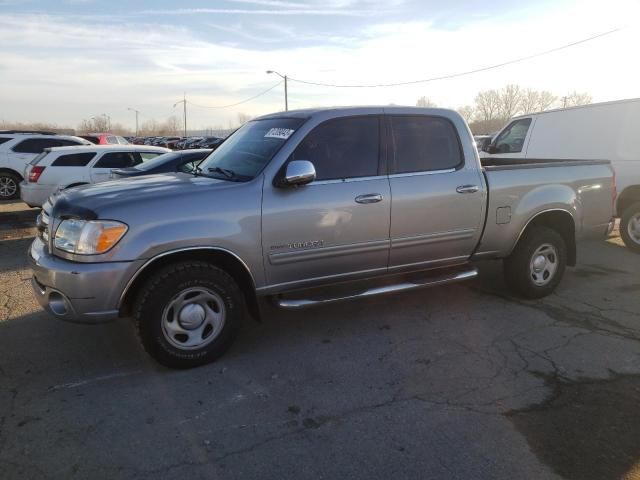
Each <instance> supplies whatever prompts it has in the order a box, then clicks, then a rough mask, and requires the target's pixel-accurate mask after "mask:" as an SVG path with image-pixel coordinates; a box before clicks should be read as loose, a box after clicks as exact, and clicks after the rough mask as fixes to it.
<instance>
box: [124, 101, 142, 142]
mask: <svg viewBox="0 0 640 480" xmlns="http://www.w3.org/2000/svg"><path fill="white" fill-rule="evenodd" d="M127 110H131V111H132V112H136V137H137V136H138V115H139V114H140V112H139V111H138V110H136V109H135V108H131V107H128V108H127Z"/></svg>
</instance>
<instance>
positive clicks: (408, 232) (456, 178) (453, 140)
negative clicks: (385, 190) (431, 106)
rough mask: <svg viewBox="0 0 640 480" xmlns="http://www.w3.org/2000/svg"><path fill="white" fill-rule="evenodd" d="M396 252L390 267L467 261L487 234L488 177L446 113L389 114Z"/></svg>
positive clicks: (399, 268) (407, 267)
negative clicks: (484, 231) (484, 232)
mask: <svg viewBox="0 0 640 480" xmlns="http://www.w3.org/2000/svg"><path fill="white" fill-rule="evenodd" d="M388 126H389V132H390V137H391V138H390V144H391V148H390V150H391V160H392V161H391V171H390V172H389V173H390V175H389V181H390V184H391V195H392V198H393V202H392V205H391V210H392V212H393V214H392V217H391V254H390V258H389V269H390V270H391V271H394V270H411V269H421V268H423V267H424V268H431V267H437V266H446V265H453V264H456V263H462V262H464V261H465V260H466V259H467V258H468V257H469V256H470V255H471V253H472V251H473V250H474V248H475V246H476V245H477V243H478V241H479V238H480V235H481V233H482V221H483V214H484V202H485V192H484V179H483V178H482V174H481V173H480V171H479V169H478V166H477V163H476V159H475V157H474V158H467V159H466V162H465V158H464V154H463V152H462V149H461V143H460V140H459V138H458V134H457V132H456V128H455V127H454V125H453V124H452V123H451V122H450V121H449V120H448V119H446V118H444V117H438V116H410V115H405V116H403V115H392V116H389V117H388Z"/></svg>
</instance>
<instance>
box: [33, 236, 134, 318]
mask: <svg viewBox="0 0 640 480" xmlns="http://www.w3.org/2000/svg"><path fill="white" fill-rule="evenodd" d="M28 256H29V262H30V264H31V268H32V270H33V276H32V278H31V284H32V286H33V290H34V292H35V295H36V298H37V299H38V303H40V305H41V306H42V308H44V309H45V310H46V311H47V312H49V313H50V314H52V315H53V316H55V317H56V318H59V319H61V320H67V321H71V322H77V323H102V322H105V321H109V320H113V319H115V318H117V317H118V311H119V301H120V295H121V293H122V291H123V289H124V286H125V285H126V282H127V280H128V279H129V276H130V274H131V273H130V272H131V271H132V270H133V269H135V267H136V264H137V262H105V263H77V262H70V261H68V260H64V259H61V258H58V257H56V256H53V255H51V254H49V253H48V252H47V250H46V246H45V244H44V243H43V241H42V240H41V239H40V238H36V239H35V240H34V241H33V243H32V244H31V247H30V249H29V254H28Z"/></svg>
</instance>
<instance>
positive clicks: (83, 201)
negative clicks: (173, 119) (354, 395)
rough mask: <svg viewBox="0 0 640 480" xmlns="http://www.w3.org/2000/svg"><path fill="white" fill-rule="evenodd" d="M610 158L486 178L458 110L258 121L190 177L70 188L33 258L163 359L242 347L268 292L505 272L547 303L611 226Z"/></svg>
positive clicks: (71, 315) (381, 289) (44, 299)
mask: <svg viewBox="0 0 640 480" xmlns="http://www.w3.org/2000/svg"><path fill="white" fill-rule="evenodd" d="M614 198H615V186H614V183H613V175H612V170H611V167H610V165H609V163H608V162H606V161H581V162H566V161H563V162H561V163H560V162H553V161H549V160H545V161H543V162H541V161H535V160H531V161H527V162H525V163H522V162H518V164H517V165H513V164H509V163H508V162H506V163H505V162H503V164H500V161H499V160H496V161H495V163H494V164H491V165H485V166H481V164H480V160H479V158H478V152H477V151H476V148H475V145H474V142H473V138H472V136H471V132H470V131H469V128H468V127H467V125H466V124H465V122H464V120H463V119H462V118H461V117H460V115H458V114H457V113H455V112H453V111H449V110H441V109H421V108H396V107H367V108H334V109H317V110H301V111H290V112H284V113H278V114H272V115H267V116H263V117H260V118H258V119H256V120H253V121H250V122H249V123H247V124H245V125H244V126H243V127H242V128H240V129H239V130H238V131H236V132H235V133H234V134H233V135H231V137H229V138H228V139H227V140H226V141H225V142H224V143H223V144H222V145H221V146H220V147H219V148H218V149H217V150H216V151H214V152H213V153H212V154H211V155H210V156H209V157H208V158H206V159H205V160H204V161H203V162H202V163H201V164H200V165H199V167H198V168H197V169H196V170H195V171H194V172H193V173H191V174H188V173H172V174H164V175H152V176H144V177H137V178H135V179H127V180H119V181H113V182H105V183H101V184H96V185H92V186H87V187H78V188H74V189H71V190H68V191H63V192H62V193H59V194H57V195H56V196H55V197H52V198H51V199H50V200H49V202H47V203H46V204H45V205H44V207H43V210H42V213H41V215H40V216H39V219H38V228H39V234H38V236H37V237H36V239H35V240H34V242H33V244H32V246H31V249H30V252H29V256H30V259H31V264H32V268H33V287H34V290H35V293H36V296H37V297H38V300H39V302H40V304H41V305H42V306H43V307H44V308H45V309H46V310H48V311H49V312H50V313H51V314H53V315H54V316H56V317H58V318H61V319H65V320H71V321H76V322H86V323H95V322H101V321H105V320H109V319H114V318H116V317H118V316H132V317H133V318H134V319H135V322H136V324H137V327H138V331H139V334H140V338H141V341H142V343H143V345H144V347H145V349H146V350H147V351H148V352H149V353H150V354H151V355H152V356H153V357H154V358H155V359H156V360H157V361H159V362H160V363H162V364H164V365H167V366H170V367H176V368H188V367H192V366H196V365H199V364H203V363H206V362H210V361H212V360H214V359H215V358H217V357H218V356H220V355H221V354H222V353H223V352H224V351H225V349H226V348H227V347H228V346H229V345H230V344H231V342H232V340H233V338H234V335H235V333H236V331H237V327H238V325H239V323H240V321H241V319H242V317H243V316H244V314H245V313H246V312H248V313H250V314H251V315H252V316H259V309H258V305H259V302H258V297H270V298H271V299H272V300H273V301H274V302H275V303H276V304H277V305H278V306H280V307H283V308H302V307H307V306H311V305H318V304H324V303H327V302H333V301H337V300H344V299H350V298H359V297H366V296H371V295H375V294H381V293H389V292H395V291H403V290H409V289H414V288H420V287H426V286H432V285H442V284H446V283H450V282H456V281H460V280H464V279H470V278H473V277H474V276H476V275H477V270H476V268H475V267H474V266H473V264H472V263H471V262H472V261H473V260H475V259H483V258H496V259H504V269H505V274H506V277H507V279H508V285H509V286H510V287H511V288H513V289H514V290H515V291H516V292H518V293H519V294H521V295H523V296H525V297H528V298H537V297H541V296H544V295H548V294H549V293H551V292H552V291H553V290H554V288H555V287H556V286H557V285H558V283H559V281H560V279H561V277H562V275H563V272H564V269H565V266H566V265H574V264H575V263H576V240H577V239H578V238H582V237H586V236H596V237H600V238H602V237H604V235H605V234H606V233H607V231H608V230H609V229H610V228H611V218H612V213H613V199H614Z"/></svg>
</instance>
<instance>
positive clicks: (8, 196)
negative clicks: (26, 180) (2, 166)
mask: <svg viewBox="0 0 640 480" xmlns="http://www.w3.org/2000/svg"><path fill="white" fill-rule="evenodd" d="M19 195H20V177H18V176H17V175H16V174H14V173H9V172H0V200H12V199H14V198H18V196H19Z"/></svg>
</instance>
